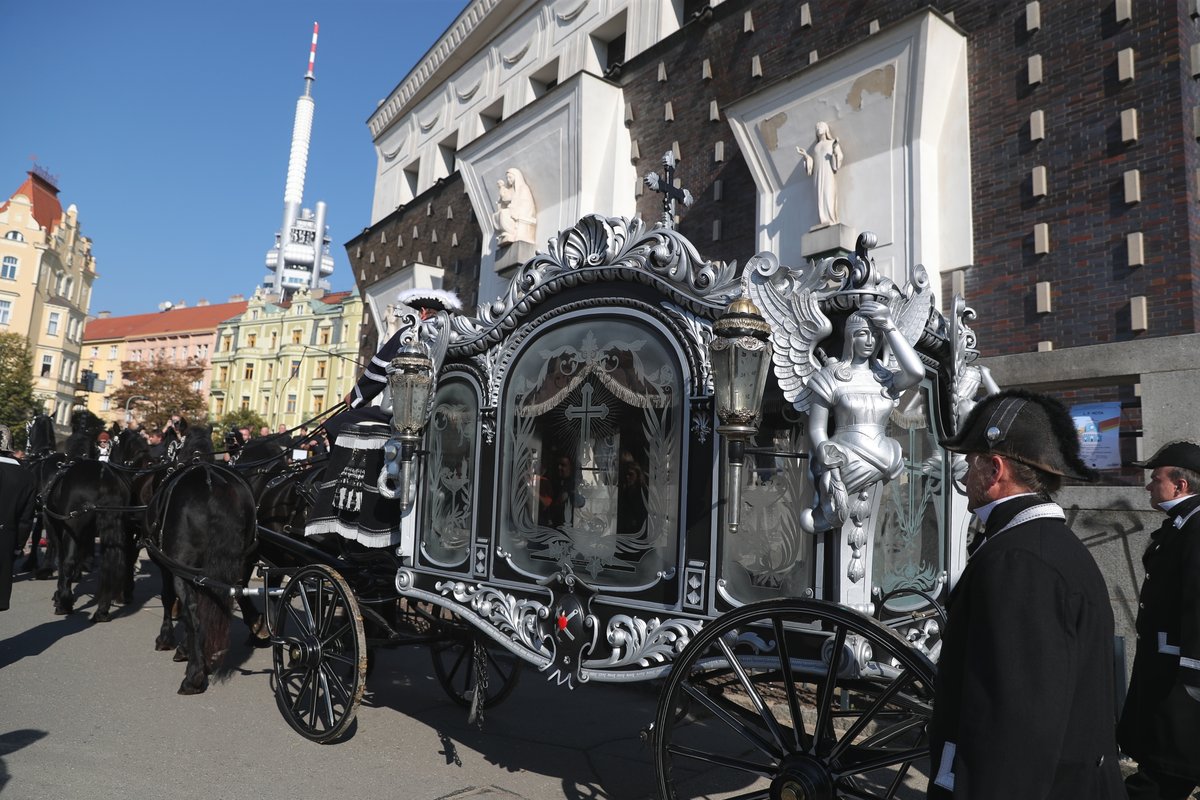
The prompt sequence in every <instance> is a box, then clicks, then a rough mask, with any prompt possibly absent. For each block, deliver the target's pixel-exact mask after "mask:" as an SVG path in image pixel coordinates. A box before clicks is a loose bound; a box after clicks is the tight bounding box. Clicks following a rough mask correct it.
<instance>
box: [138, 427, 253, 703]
mask: <svg viewBox="0 0 1200 800" xmlns="http://www.w3.org/2000/svg"><path fill="white" fill-rule="evenodd" d="M205 442H207V447H206V446H205ZM177 455H178V456H179V457H180V458H181V459H186V460H185V461H182V460H181V461H180V463H179V465H178V466H177V468H176V469H175V470H173V471H172V472H170V474H168V475H166V477H165V478H164V479H163V480H162V482H161V484H160V485H159V487H158V489H157V491H155V493H154V496H153V499H152V500H151V502H150V506H149V508H148V509H147V511H146V526H147V531H148V536H149V538H150V540H151V542H153V543H154V544H155V546H156V547H157V548H158V549H159V551H160V552H161V553H162V554H163V555H164V556H165V557H166V559H167V560H169V563H170V565H171V566H170V567H169V566H168V563H167V562H160V566H162V567H163V571H164V572H163V609H164V618H163V630H162V631H161V632H160V634H159V640H158V642H157V643H156V646H157V647H158V649H169V647H170V646H171V645H170V641H171V638H172V636H171V628H172V626H171V623H170V613H171V606H172V604H173V596H178V597H179V598H180V600H181V601H182V606H183V608H182V611H183V621H184V629H185V631H186V640H185V642H184V644H183V646H182V647H181V648H180V649H179V651H177V653H176V660H184V659H186V660H187V672H186V673H185V675H184V678H183V682H182V683H180V685H179V693H180V694H198V693H200V692H203V691H204V690H205V689H207V688H208V676H209V675H210V674H211V673H212V671H213V669H214V668H215V667H216V665H217V664H218V663H219V662H220V660H221V658H222V656H223V655H224V653H225V652H226V651H227V650H228V647H229V626H230V620H231V619H232V616H233V603H232V601H231V599H230V595H229V592H228V588H227V587H229V586H237V585H244V583H245V580H246V579H247V577H248V574H249V569H250V567H251V566H252V559H253V557H254V542H255V513H254V495H253V493H252V492H251V490H250V486H249V484H248V483H247V482H246V480H245V478H243V477H242V476H241V475H239V474H238V473H237V472H236V471H235V470H233V469H231V468H230V467H227V466H225V465H222V464H214V463H212V461H211V459H212V441H211V439H210V438H209V434H208V432H207V431H205V430H204V429H203V428H200V427H197V426H193V427H192V428H191V429H190V430H189V431H188V433H187V435H186V436H185V437H184V440H183V443H182V444H181V446H180V448H179V451H178V453H177ZM172 568H173V569H174V571H172ZM244 613H245V612H244V611H243V614H244Z"/></svg>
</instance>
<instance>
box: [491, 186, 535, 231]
mask: <svg viewBox="0 0 1200 800" xmlns="http://www.w3.org/2000/svg"><path fill="white" fill-rule="evenodd" d="M496 189H497V192H498V194H499V199H498V200H497V201H496V213H495V214H493V215H492V218H493V220H494V221H495V223H496V241H497V242H498V243H499V244H500V246H501V247H507V246H508V245H510V244H514V243H516V242H529V243H530V244H536V243H537V205H536V204H535V203H534V202H533V193H532V192H531V191H530V190H529V184H528V183H526V182H525V176H524V175H522V174H521V170H519V169H517V168H516V167H509V168H508V169H507V170H505V172H504V177H503V178H501V179H500V180H498V181H496Z"/></svg>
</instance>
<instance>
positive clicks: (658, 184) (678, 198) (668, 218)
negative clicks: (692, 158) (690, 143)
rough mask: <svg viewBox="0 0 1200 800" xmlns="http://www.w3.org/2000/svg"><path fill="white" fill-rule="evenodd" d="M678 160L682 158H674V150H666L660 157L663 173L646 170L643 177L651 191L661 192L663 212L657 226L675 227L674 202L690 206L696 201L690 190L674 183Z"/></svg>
mask: <svg viewBox="0 0 1200 800" xmlns="http://www.w3.org/2000/svg"><path fill="white" fill-rule="evenodd" d="M678 160H682V159H677V158H676V156H675V151H674V150H668V151H667V152H666V153H664V154H663V157H662V165H663V174H662V175H659V174H658V173H657V172H647V173H646V177H645V178H644V180H645V183H646V185H647V186H649V187H650V189H651V190H652V191H655V192H662V196H663V201H662V202H663V213H662V221H661V222H660V223H659V226H660V227H663V228H670V229H672V230H674V228H675V210H676V209H675V203H676V202H680V203H683V205H684V206H685V207H690V206H691V205H692V203H694V202H696V199H695V198H694V197H692V193H691V192H690V191H688V190H687V189H684V188H682V187H679V186H676V185H675V166H676V163H677V161H678Z"/></svg>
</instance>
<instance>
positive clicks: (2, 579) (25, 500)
mask: <svg viewBox="0 0 1200 800" xmlns="http://www.w3.org/2000/svg"><path fill="white" fill-rule="evenodd" d="M36 494H37V486H36V485H35V484H34V480H33V473H32V472H30V471H29V470H27V469H25V467H23V466H22V465H21V462H19V461H17V460H16V459H15V458H13V457H12V456H11V455H10V454H8V453H2V452H0V611H7V610H8V603H9V600H10V599H11V597H12V569H13V550H14V549H15V548H16V546H17V542H24V541H25V540H26V539H28V538H29V531H30V530H32V528H33V500H34V495H36ZM34 545H35V546H36V545H37V542H34Z"/></svg>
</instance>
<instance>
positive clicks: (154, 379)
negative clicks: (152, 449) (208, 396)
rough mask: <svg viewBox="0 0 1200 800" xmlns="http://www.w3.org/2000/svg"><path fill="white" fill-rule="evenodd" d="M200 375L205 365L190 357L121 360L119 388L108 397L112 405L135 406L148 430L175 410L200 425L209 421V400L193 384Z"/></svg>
mask: <svg viewBox="0 0 1200 800" xmlns="http://www.w3.org/2000/svg"><path fill="white" fill-rule="evenodd" d="M203 379H204V366H203V365H201V364H198V363H196V362H195V361H193V360H192V359H188V361H187V363H186V364H182V365H181V364H177V363H174V362H172V361H167V360H166V359H165V358H162V357H158V358H155V359H154V360H153V361H122V362H121V388H119V389H117V390H116V391H115V392H113V393H112V395H110V397H109V400H110V401H111V403H112V405H113V407H114V408H129V409H130V410H133V409H134V408H136V409H137V413H136V415H135V416H137V417H138V418H140V419H141V420H142V426H143V427H145V428H147V429H149V430H162V428H163V426H164V425H166V424H167V422H168V421H169V420H170V419H171V417H172V415H174V414H179V415H180V416H182V417H184V418H185V419H186V420H187V421H188V423H189V424H197V425H203V424H206V423H207V422H208V404H207V402H206V401H205V399H204V395H202V394H200V392H199V391H197V390H196V389H194V388H192V387H193V386H196V385H198V384H199V383H200V381H202V380H203ZM126 404H128V405H126Z"/></svg>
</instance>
